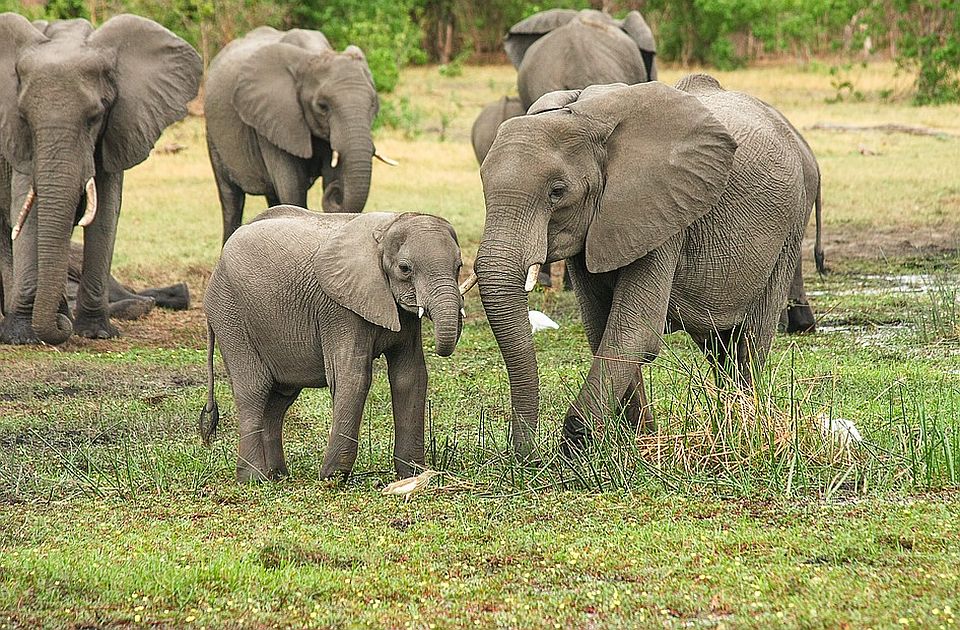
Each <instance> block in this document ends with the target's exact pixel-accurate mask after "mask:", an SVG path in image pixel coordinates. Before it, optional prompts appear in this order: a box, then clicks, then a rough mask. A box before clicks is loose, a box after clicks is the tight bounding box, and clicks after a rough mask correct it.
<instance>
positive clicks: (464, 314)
mask: <svg viewBox="0 0 960 630" xmlns="http://www.w3.org/2000/svg"><path fill="white" fill-rule="evenodd" d="M466 316H467V309H465V308H463V307H462V306H461V307H460V317H466Z"/></svg>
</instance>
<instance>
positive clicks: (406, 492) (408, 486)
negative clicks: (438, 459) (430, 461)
mask: <svg viewBox="0 0 960 630" xmlns="http://www.w3.org/2000/svg"><path fill="white" fill-rule="evenodd" d="M439 474H440V473H438V472H437V471H435V470H425V471H423V472H422V473H420V474H419V475H417V476H415V477H407V478H406V479H401V480H399V481H394V482H393V483H388V484H387V485H386V486H385V487H384V488H383V490H382V491H381V492H383V494H395V495H397V496H401V497H403V498H404V500H406V501H409V500H410V496H411V495H413V494H414V493H416V492H420V491H421V490H423V489H424V488H426V487H427V485H428V484H429V483H430V480H431V479H433V478H434V477H436V476H437V475H439Z"/></svg>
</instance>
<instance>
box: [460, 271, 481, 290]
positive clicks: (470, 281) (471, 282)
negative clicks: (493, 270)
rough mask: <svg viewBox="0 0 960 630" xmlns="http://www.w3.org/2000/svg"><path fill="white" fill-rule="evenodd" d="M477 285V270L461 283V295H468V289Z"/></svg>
mask: <svg viewBox="0 0 960 630" xmlns="http://www.w3.org/2000/svg"><path fill="white" fill-rule="evenodd" d="M475 286H477V274H476V272H470V275H469V276H467V279H466V280H464V281H463V284H461V285H460V295H466V294H467V291H469V290H470V289H472V288H473V287H475Z"/></svg>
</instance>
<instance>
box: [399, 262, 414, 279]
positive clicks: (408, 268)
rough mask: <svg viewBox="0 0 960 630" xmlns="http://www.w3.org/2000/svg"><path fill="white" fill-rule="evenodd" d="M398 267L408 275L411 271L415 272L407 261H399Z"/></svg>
mask: <svg viewBox="0 0 960 630" xmlns="http://www.w3.org/2000/svg"><path fill="white" fill-rule="evenodd" d="M397 268H398V269H399V270H400V273H402V274H404V275H407V276H409V275H410V274H411V273H413V267H411V266H410V265H409V264H408V263H406V262H402V263H399V264H398V265H397Z"/></svg>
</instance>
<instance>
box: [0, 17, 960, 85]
mask: <svg viewBox="0 0 960 630" xmlns="http://www.w3.org/2000/svg"><path fill="white" fill-rule="evenodd" d="M552 8H570V9H584V8H594V9H604V10H607V11H609V12H611V13H613V14H614V15H617V16H622V15H623V14H625V13H626V12H627V11H631V10H634V9H636V10H640V11H641V12H642V13H643V15H644V17H645V18H646V19H647V22H648V23H649V24H650V25H651V27H652V28H653V30H654V33H655V35H656V37H657V41H658V48H659V50H658V54H659V55H660V57H661V58H662V59H664V60H666V61H679V62H681V63H683V64H685V65H686V64H698V65H712V66H715V67H720V68H730V67H735V66H738V65H742V64H744V63H747V62H750V61H752V60H755V59H760V58H764V57H769V56H783V55H792V56H795V57H798V58H809V57H811V56H814V55H822V54H829V55H843V56H847V57H853V56H866V55H869V54H872V53H875V52H877V51H881V52H883V53H884V54H888V55H889V56H891V57H893V58H896V59H897V61H898V63H899V64H900V65H901V66H902V67H904V68H908V69H910V70H911V71H916V73H917V83H916V88H917V94H916V100H917V102H918V103H938V102H946V101H956V100H960V83H958V79H957V72H958V69H960V9H958V6H957V0H484V1H483V2H477V1H476V0H303V1H299V0H49V1H48V3H47V4H46V8H43V7H40V8H35V7H31V8H27V9H24V8H23V7H22V6H20V5H19V3H18V1H17V0H0V9H6V10H20V11H21V12H22V13H25V14H26V15H28V17H30V18H47V19H55V18H64V17H88V18H90V19H91V20H92V21H94V22H95V23H98V22H102V21H103V20H104V19H106V18H107V17H109V16H110V15H114V14H116V13H121V12H132V13H138V14H140V15H143V16H146V17H149V18H152V19H154V20H156V21H158V22H160V23H161V24H163V25H164V26H166V27H167V28H169V29H171V30H173V31H174V32H176V33H178V34H179V35H180V36H182V37H183V38H184V39H186V40H187V41H189V42H190V43H191V44H193V45H194V46H196V47H197V49H198V50H199V51H200V53H201V56H202V57H203V58H204V61H205V62H207V63H209V61H210V59H211V58H212V57H213V55H214V54H216V52H217V51H218V50H219V49H220V48H221V47H223V46H224V45H225V44H226V43H227V42H229V41H230V40H232V39H234V38H236V37H238V36H240V35H242V34H244V33H245V32H247V31H249V30H250V29H251V28H253V27H255V26H258V25H261V24H269V25H272V26H277V27H281V28H292V27H302V28H314V29H319V30H321V31H323V32H324V33H325V34H326V35H327V38H328V39H329V40H330V42H331V43H332V44H333V45H334V46H335V47H336V48H338V49H343V48H344V47H346V46H347V45H349V44H355V45H357V46H360V48H362V49H363V50H364V53H365V54H366V56H367V61H368V63H369V64H370V67H371V70H372V72H373V75H374V80H375V82H376V84H377V89H379V90H381V91H390V90H392V89H393V88H394V86H395V85H396V83H397V79H398V77H399V70H400V68H401V67H403V66H404V65H405V64H408V63H424V62H428V61H431V62H438V63H443V64H451V67H452V68H456V67H458V66H459V63H460V62H461V61H462V60H464V59H466V58H468V57H472V58H474V59H476V60H480V61H482V60H486V59H497V60H499V59H502V40H503V36H504V34H505V33H506V32H507V30H508V29H509V28H510V26H511V25H512V24H514V23H515V22H517V21H519V20H521V19H523V18H525V17H527V16H529V15H531V14H533V13H536V12H538V11H543V10H546V9H552ZM453 62H456V63H453Z"/></svg>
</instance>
